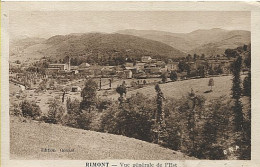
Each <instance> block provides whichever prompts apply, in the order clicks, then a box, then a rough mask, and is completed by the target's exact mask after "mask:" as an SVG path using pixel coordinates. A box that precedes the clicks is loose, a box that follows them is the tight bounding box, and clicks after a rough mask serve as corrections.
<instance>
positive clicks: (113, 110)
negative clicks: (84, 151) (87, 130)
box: [101, 93, 156, 141]
mask: <svg viewBox="0 0 260 167" xmlns="http://www.w3.org/2000/svg"><path fill="white" fill-rule="evenodd" d="M155 104H156V103H155V101H153V100H151V99H147V98H146V97H145V96H144V95H143V94H140V93H137V94H136V95H132V96H131V97H130V98H128V99H126V102H125V103H123V104H122V105H119V104H118V103H116V104H113V105H112V106H110V107H109V108H108V109H107V110H105V111H104V114H103V116H102V121H101V131H105V132H109V133H114V134H120V135H124V136H128V137H134V138H137V139H140V140H145V141H152V131H151V129H152V125H153V123H154V120H153V117H154V112H155V110H156V105H155Z"/></svg>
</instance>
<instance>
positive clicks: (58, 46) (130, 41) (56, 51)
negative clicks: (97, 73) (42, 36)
mask: <svg viewBox="0 0 260 167" xmlns="http://www.w3.org/2000/svg"><path fill="white" fill-rule="evenodd" d="M11 49H12V48H11ZM39 54H40V55H42V57H43V56H49V57H53V58H55V59H62V58H64V57H65V56H66V55H70V56H71V57H73V56H86V55H92V56H98V55H102V56H113V55H128V56H134V57H141V56H144V55H150V56H152V57H156V58H169V57H181V56H184V55H185V54H184V53H183V52H181V51H179V50H177V49H175V48H173V47H171V46H169V45H167V44H164V43H161V42H158V41H154V40H149V39H144V38H141V37H136V36H132V35H124V34H118V33H116V34H102V33H88V34H70V35H64V36H63V35H57V36H53V37H51V38H49V39H47V40H44V41H41V42H39V43H34V44H32V45H30V46H27V47H25V48H24V49H23V51H22V52H20V53H19V55H20V57H21V58H24V57H25V56H26V57H27V58H28V57H32V58H33V57H34V56H35V55H39ZM14 56H15V55H14Z"/></svg>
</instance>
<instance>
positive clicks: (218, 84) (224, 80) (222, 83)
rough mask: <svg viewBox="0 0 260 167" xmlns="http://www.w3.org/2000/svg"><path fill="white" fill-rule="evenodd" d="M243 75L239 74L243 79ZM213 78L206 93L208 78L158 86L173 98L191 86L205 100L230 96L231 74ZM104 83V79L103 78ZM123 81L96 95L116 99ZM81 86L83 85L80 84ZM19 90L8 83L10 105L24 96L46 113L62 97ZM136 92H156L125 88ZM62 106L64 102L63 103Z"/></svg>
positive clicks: (51, 92)
mask: <svg viewBox="0 0 260 167" xmlns="http://www.w3.org/2000/svg"><path fill="white" fill-rule="evenodd" d="M244 77H245V76H241V78H242V79H243V78H244ZM213 79H214V86H213V92H210V93H206V92H207V91H208V90H210V87H209V86H208V81H209V78H201V79H190V80H183V81H176V82H168V83H165V84H160V87H161V89H162V92H163V93H164V96H165V97H173V98H177V99H179V98H181V97H182V96H184V95H187V93H188V92H190V91H191V88H192V89H193V91H194V92H195V93H196V94H197V95H203V96H205V98H206V99H207V100H210V99H214V98H217V97H220V96H222V95H226V96H230V94H231V87H232V76H220V77H213ZM103 81H105V82H104V83H106V79H103ZM125 81H126V83H127V85H130V82H131V81H133V80H132V79H128V80H125ZM155 81H158V79H157V80H156V79H150V80H147V82H148V83H150V82H155ZM122 82H123V81H122V80H121V81H119V80H116V81H114V82H113V84H112V89H111V90H105V89H107V88H108V85H107V84H105V85H104V87H102V90H101V91H98V92H97V94H98V96H100V97H102V98H109V99H112V100H117V99H118V97H119V95H118V94H117V93H116V91H115V88H116V86H117V85H119V84H121V83H122ZM83 83H84V82H83V81H80V82H79V84H80V85H81V86H82V85H83ZM82 87H83V86H82ZM16 92H19V87H18V86H17V85H14V84H12V83H10V103H11V106H12V104H14V103H19V102H21V100H23V99H24V98H26V99H28V100H32V101H36V103H37V104H38V105H39V106H40V108H41V110H42V111H43V113H47V111H48V105H49V102H48V101H50V100H52V99H53V98H56V99H59V100H61V97H62V91H55V90H47V91H43V92H39V93H35V92H34V91H33V90H25V91H24V92H23V93H22V95H23V96H25V97H20V98H19V99H18V98H17V97H15V93H16ZM137 92H140V93H143V94H144V95H146V96H147V97H155V96H156V92H155V89H154V85H153V84H152V85H151V84H150V85H146V86H145V87H143V88H139V89H135V90H133V89H131V90H130V89H128V90H127V97H129V96H131V95H132V94H136V93H137ZM67 97H70V98H71V99H75V98H76V99H78V100H80V101H81V100H82V98H81V96H80V92H70V91H69V92H67V94H66V95H65V100H66V99H67ZM63 104H64V107H66V106H65V104H66V102H64V103H63Z"/></svg>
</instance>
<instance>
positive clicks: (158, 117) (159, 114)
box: [155, 84, 167, 144]
mask: <svg viewBox="0 0 260 167" xmlns="http://www.w3.org/2000/svg"><path fill="white" fill-rule="evenodd" d="M155 91H156V93H157V96H156V107H157V109H156V114H155V126H156V127H155V128H156V129H155V132H156V133H157V137H156V140H157V141H156V143H158V144H163V143H164V142H165V138H166V137H167V131H166V124H165V113H164V95H163V93H162V91H161V88H160V86H159V85H158V84H156V85H155Z"/></svg>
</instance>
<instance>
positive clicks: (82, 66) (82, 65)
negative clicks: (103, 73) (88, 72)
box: [78, 63, 90, 69]
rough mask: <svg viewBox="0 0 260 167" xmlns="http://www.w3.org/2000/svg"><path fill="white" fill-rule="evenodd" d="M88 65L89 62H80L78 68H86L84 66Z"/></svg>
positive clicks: (87, 66)
mask: <svg viewBox="0 0 260 167" xmlns="http://www.w3.org/2000/svg"><path fill="white" fill-rule="evenodd" d="M89 67H90V64H88V63H81V64H80V65H79V66H78V68H80V69H86V68H89Z"/></svg>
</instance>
